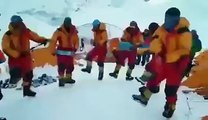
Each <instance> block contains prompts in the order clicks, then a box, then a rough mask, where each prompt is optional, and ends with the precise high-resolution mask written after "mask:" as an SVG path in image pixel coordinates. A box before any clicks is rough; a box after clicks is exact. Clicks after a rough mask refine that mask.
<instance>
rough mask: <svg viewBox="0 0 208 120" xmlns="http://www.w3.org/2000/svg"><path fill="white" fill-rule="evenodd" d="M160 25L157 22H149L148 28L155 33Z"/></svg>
mask: <svg viewBox="0 0 208 120" xmlns="http://www.w3.org/2000/svg"><path fill="white" fill-rule="evenodd" d="M158 27H159V25H158V24H157V23H156V22H152V23H150V24H149V27H148V29H149V31H151V32H152V33H154V32H155V31H156V30H157V28H158Z"/></svg>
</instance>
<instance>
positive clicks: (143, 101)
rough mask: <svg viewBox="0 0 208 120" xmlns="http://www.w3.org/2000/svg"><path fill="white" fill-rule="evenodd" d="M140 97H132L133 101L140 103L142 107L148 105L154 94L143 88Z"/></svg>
mask: <svg viewBox="0 0 208 120" xmlns="http://www.w3.org/2000/svg"><path fill="white" fill-rule="evenodd" d="M140 92H141V94H140V95H132V98H133V100H136V101H139V102H140V103H141V104H142V105H145V106H146V105H147V104H148V101H149V99H150V97H151V96H152V92H151V91H150V90H149V89H147V88H146V87H141V89H140Z"/></svg>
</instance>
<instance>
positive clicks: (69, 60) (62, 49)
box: [49, 25, 79, 76]
mask: <svg viewBox="0 0 208 120" xmlns="http://www.w3.org/2000/svg"><path fill="white" fill-rule="evenodd" d="M49 47H50V51H51V54H57V62H58V73H59V76H64V74H65V72H66V74H70V75H71V73H72V72H73V70H74V57H73V56H74V54H75V52H76V51H77V49H78V47H79V37H78V31H77V29H76V27H75V26H73V25H72V26H71V28H70V31H69V32H67V31H66V29H65V28H64V27H63V26H62V27H60V28H58V29H57V30H56V31H55V32H54V34H53V37H52V41H51V43H50V45H49ZM62 53H63V54H62Z"/></svg>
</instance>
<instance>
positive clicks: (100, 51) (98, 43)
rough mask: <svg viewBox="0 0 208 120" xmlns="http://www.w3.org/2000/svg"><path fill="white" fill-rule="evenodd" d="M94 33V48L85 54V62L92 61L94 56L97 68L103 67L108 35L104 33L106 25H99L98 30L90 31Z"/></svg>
mask: <svg viewBox="0 0 208 120" xmlns="http://www.w3.org/2000/svg"><path fill="white" fill-rule="evenodd" d="M92 31H93V32H94V33H93V34H94V46H95V47H94V48H93V49H92V50H91V51H90V52H89V53H88V54H87V58H86V59H87V60H88V61H92V60H93V59H94V58H95V57H96V56H97V57H98V59H97V62H98V66H100V67H103V66H104V61H105V58H106V54H107V40H108V35H107V31H106V25H105V24H104V23H101V24H100V27H99V29H98V30H92Z"/></svg>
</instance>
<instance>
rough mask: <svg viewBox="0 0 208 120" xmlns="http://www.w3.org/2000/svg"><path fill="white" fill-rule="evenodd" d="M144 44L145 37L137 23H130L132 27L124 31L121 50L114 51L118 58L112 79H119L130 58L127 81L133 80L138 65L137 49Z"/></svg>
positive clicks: (111, 74) (120, 44)
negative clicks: (122, 68)
mask: <svg viewBox="0 0 208 120" xmlns="http://www.w3.org/2000/svg"><path fill="white" fill-rule="evenodd" d="M142 43H143V36H142V33H141V32H140V30H139V27H138V25H137V23H136V22H135V21H132V22H131V23H130V26H129V27H127V28H126V29H125V30H124V33H123V36H122V38H121V42H120V43H119V48H118V49H117V50H116V49H115V50H114V51H113V54H114V56H115V58H116V67H115V70H114V71H113V72H112V73H109V75H110V76H111V77H114V78H117V77H118V74H119V71H120V69H121V66H124V65H125V60H126V59H127V58H128V66H129V68H128V70H127V72H126V80H133V79H134V78H133V77H132V75H131V74H132V71H133V69H134V67H135V64H136V57H137V47H139V45H141V44H142Z"/></svg>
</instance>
